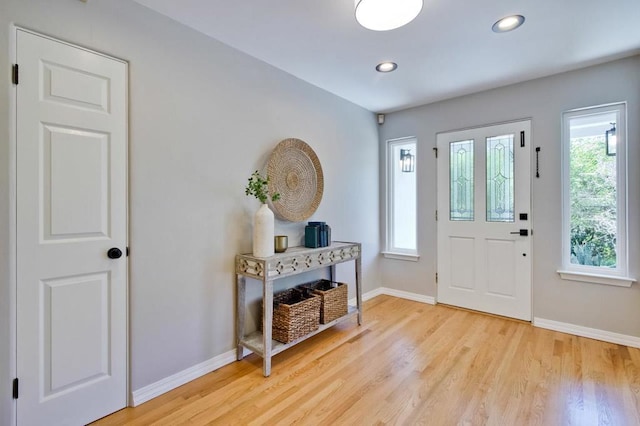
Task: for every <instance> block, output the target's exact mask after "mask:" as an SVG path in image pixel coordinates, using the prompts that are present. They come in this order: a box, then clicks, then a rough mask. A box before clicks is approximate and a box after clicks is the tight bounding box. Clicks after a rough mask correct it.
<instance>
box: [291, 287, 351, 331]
mask: <svg viewBox="0 0 640 426" xmlns="http://www.w3.org/2000/svg"><path fill="white" fill-rule="evenodd" d="M299 287H300V288H302V289H304V290H307V291H309V292H311V293H312V294H317V295H319V296H320V297H321V298H322V304H321V305H320V324H327V323H330V322H331V321H333V320H335V319H338V318H340V317H343V316H345V315H347V312H348V307H347V305H348V301H347V299H348V288H347V285H346V284H345V283H337V282H331V281H329V280H319V281H314V282H312V283H308V284H302V285H300V286H299Z"/></svg>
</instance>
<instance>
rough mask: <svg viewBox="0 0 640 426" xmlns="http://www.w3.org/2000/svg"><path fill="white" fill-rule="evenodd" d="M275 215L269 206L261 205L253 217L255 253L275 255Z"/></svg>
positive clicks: (260, 255)
mask: <svg viewBox="0 0 640 426" xmlns="http://www.w3.org/2000/svg"><path fill="white" fill-rule="evenodd" d="M274 233H275V231H274V217H273V212H272V211H271V209H269V206H268V205H266V204H263V205H262V206H260V208H259V209H258V211H257V212H256V214H255V216H254V217H253V255H254V256H257V257H269V256H273V244H274V243H273V237H274Z"/></svg>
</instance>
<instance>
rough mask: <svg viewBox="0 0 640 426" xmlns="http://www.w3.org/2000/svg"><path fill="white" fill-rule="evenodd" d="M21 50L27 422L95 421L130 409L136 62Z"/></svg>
mask: <svg viewBox="0 0 640 426" xmlns="http://www.w3.org/2000/svg"><path fill="white" fill-rule="evenodd" d="M16 43H17V45H16V57H17V63H18V65H19V73H20V75H19V77H20V78H19V84H18V86H17V88H16V89H17V114H16V118H17V125H16V128H17V151H16V152H17V166H16V174H17V189H16V200H17V215H16V216H17V239H16V241H17V248H16V253H17V266H16V276H17V333H16V334H17V370H18V371H17V373H18V378H19V398H18V401H17V416H18V417H17V418H18V424H19V425H44V424H47V425H58V424H65V425H66V424H69V425H80V424H86V423H87V422H90V421H92V420H95V419H97V418H100V417H103V416H105V415H107V414H109V413H111V412H113V411H116V410H119V409H121V408H123V407H125V406H126V402H127V258H126V255H124V254H123V255H122V256H121V257H120V258H110V257H108V256H107V253H108V251H109V249H111V248H116V249H118V250H120V251H121V252H125V251H126V245H127V228H126V227H127V175H126V171H127V65H126V64H125V63H124V62H121V61H118V60H114V59H112V58H108V57H105V56H103V55H100V54H96V53H94V52H90V51H87V50H84V49H81V48H78V47H74V46H71V45H68V44H65V43H62V42H59V41H55V40H52V39H50V38H46V37H43V36H40V35H37V34H34V33H31V32H28V31H25V30H21V29H17V30H16ZM111 253H112V257H116V256H117V252H116V251H115V250H114V251H112V252H111Z"/></svg>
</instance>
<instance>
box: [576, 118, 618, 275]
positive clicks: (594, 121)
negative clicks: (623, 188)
mask: <svg viewBox="0 0 640 426" xmlns="http://www.w3.org/2000/svg"><path fill="white" fill-rule="evenodd" d="M615 122H616V113H615V112H607V113H603V114H591V115H586V116H579V117H575V118H572V119H570V121H569V186H570V192H569V194H570V211H571V216H570V242H571V244H570V245H571V248H570V249H571V255H570V259H571V263H572V264H577V265H588V266H598V267H606V268H615V267H616V266H617V263H618V262H617V253H616V239H617V221H618V212H617V185H616V181H617V167H616V154H615V151H614V149H612V148H613V146H611V147H610V149H609V150H607V146H606V145H607V144H606V139H607V137H608V138H609V143H610V144H612V143H613V140H612V138H613V137H615V136H613V135H612V136H607V131H608V130H610V129H611V128H613V127H615Z"/></svg>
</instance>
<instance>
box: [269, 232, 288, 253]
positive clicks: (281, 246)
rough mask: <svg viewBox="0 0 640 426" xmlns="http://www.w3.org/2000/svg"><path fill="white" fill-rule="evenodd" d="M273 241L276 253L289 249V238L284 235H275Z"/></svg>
mask: <svg viewBox="0 0 640 426" xmlns="http://www.w3.org/2000/svg"><path fill="white" fill-rule="evenodd" d="M273 240H274V248H275V252H276V253H284V252H285V251H287V248H289V237H287V236H286V235H276V236H275V237H274V238H273Z"/></svg>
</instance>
